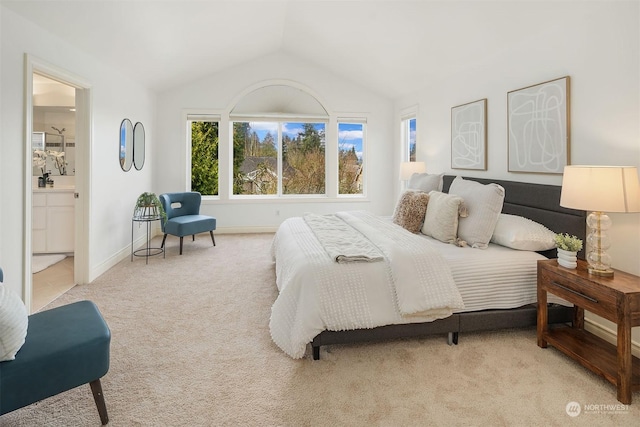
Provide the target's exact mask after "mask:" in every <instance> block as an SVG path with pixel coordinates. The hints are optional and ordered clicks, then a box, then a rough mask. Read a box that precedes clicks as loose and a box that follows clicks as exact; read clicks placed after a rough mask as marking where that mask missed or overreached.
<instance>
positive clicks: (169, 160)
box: [154, 53, 397, 232]
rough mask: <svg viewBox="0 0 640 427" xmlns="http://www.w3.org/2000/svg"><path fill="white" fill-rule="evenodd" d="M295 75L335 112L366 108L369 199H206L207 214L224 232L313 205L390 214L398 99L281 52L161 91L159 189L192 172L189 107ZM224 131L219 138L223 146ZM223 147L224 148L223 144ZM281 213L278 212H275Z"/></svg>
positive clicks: (181, 184) (209, 106)
mask: <svg viewBox="0 0 640 427" xmlns="http://www.w3.org/2000/svg"><path fill="white" fill-rule="evenodd" d="M271 80H287V81H294V82H296V83H297V84H300V85H302V86H304V87H306V88H309V89H310V90H311V91H312V93H314V94H316V95H317V96H318V98H319V100H320V101H321V102H323V103H324V107H325V108H327V109H328V110H330V111H331V112H342V113H347V112H351V113H365V114H366V115H367V116H368V123H367V139H366V147H367V148H366V150H367V153H366V158H365V161H366V173H367V180H368V181H367V184H368V186H369V187H368V188H369V189H370V190H371V189H373V191H369V193H368V196H369V197H368V198H367V199H366V200H364V201H351V202H347V201H340V202H337V201H335V200H334V201H321V202H316V201H314V202H301V201H300V200H297V201H292V200H277V201H273V200H269V201H267V200H253V201H242V202H240V201H237V200H235V201H229V200H205V201H203V206H202V212H203V213H205V214H210V215H213V216H215V217H216V218H217V220H218V230H219V231H223V232H224V231H272V230H275V228H276V227H277V225H278V224H280V222H282V220H284V219H285V218H287V217H291V216H296V215H301V214H303V213H304V212H307V211H315V212H318V213H329V212H335V211H336V210H352V209H367V210H370V211H373V212H376V213H379V214H387V215H389V214H391V209H392V208H393V203H392V202H390V200H391V198H392V194H393V188H394V184H395V181H397V180H395V181H394V179H393V177H392V170H393V162H392V159H393V150H394V144H393V140H394V137H395V135H394V134H393V121H392V118H393V104H392V102H391V101H390V100H388V99H384V98H380V97H379V96H378V95H375V94H372V93H371V92H370V91H367V90H365V89H363V88H361V87H359V86H358V85H357V84H356V83H353V82H348V81H344V80H342V79H341V78H339V77H337V76H335V75H333V74H331V73H329V72H327V71H326V70H323V69H322V68H321V67H318V66H317V65H315V64H309V63H306V62H303V61H301V60H299V59H296V58H293V57H290V56H288V55H286V54H283V53H278V54H271V55H266V56H264V57H261V58H257V59H255V60H253V61H250V62H248V63H246V64H243V65H241V66H238V67H234V68H231V69H228V70H225V71H223V72H220V73H217V74H214V75H212V76H209V77H208V78H205V79H203V80H200V81H197V82H194V83H192V84H189V85H187V86H184V87H180V88H176V89H174V90H171V91H167V92H165V93H162V94H159V95H158V120H157V123H158V128H157V138H158V141H159V144H160V145H161V146H162V149H161V150H157V151H156V153H155V157H154V160H155V166H156V168H155V170H156V172H157V173H156V176H155V180H154V181H155V187H154V188H155V190H156V192H158V193H163V192H170V191H184V190H185V188H187V185H188V181H187V179H190V178H188V177H189V171H187V170H186V160H185V159H186V153H187V146H186V127H185V122H184V119H183V112H184V111H185V110H186V109H190V110H191V109H203V110H219V111H229V110H230V109H231V108H232V107H233V105H234V104H235V102H237V101H238V99H237V97H238V96H239V95H240V94H241V93H242V92H243V91H245V90H246V89H248V88H250V87H252V86H254V85H256V84H259V83H260V82H264V81H271ZM222 133H223V131H222V130H221V144H222ZM221 151H222V149H221ZM276 211H279V215H278V214H276Z"/></svg>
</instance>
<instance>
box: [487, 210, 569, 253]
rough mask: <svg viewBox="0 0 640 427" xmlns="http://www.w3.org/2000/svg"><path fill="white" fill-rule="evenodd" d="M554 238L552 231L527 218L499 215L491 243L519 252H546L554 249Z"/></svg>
mask: <svg viewBox="0 0 640 427" xmlns="http://www.w3.org/2000/svg"><path fill="white" fill-rule="evenodd" d="M554 236H555V233H554V232H553V231H551V230H549V229H548V228H547V227H545V226H544V225H542V224H538V223H537V222H535V221H532V220H530V219H529V218H524V217H521V216H517V215H509V214H500V216H499V217H498V222H497V223H496V228H495V230H493V236H491V242H493V243H497V244H498V245H502V246H506V247H507V248H511V249H518V250H521V251H546V250H549V249H553V248H555V247H556V244H555V242H554V240H553V237H554Z"/></svg>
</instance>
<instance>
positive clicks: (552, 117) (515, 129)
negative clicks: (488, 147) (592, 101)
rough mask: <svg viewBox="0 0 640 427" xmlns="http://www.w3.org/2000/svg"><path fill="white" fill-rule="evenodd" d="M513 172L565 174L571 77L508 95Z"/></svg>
mask: <svg viewBox="0 0 640 427" xmlns="http://www.w3.org/2000/svg"><path fill="white" fill-rule="evenodd" d="M507 133H508V151H509V154H508V157H509V172H532V173H549V174H561V173H562V172H563V170H564V167H565V166H566V165H568V164H569V147H570V131H569V76H566V77H561V78H559V79H555V80H550V81H547V82H544V83H539V84H536V85H533V86H528V87H525V88H522V89H517V90H513V91H511V92H508V93H507Z"/></svg>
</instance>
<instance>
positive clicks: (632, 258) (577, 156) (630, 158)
mask: <svg viewBox="0 0 640 427" xmlns="http://www.w3.org/2000/svg"><path fill="white" fill-rule="evenodd" d="M638 28H639V13H638V3H637V2H609V3H606V5H603V3H601V2H598V3H589V2H582V3H580V9H576V10H575V11H574V13H572V14H571V15H570V16H567V19H566V20H565V22H564V24H563V25H562V26H561V27H558V28H556V29H555V31H553V32H547V33H544V34H539V35H532V37H531V38H530V39H529V40H528V41H527V42H525V43H523V44H521V45H518V46H515V47H514V48H513V49H511V50H509V51H507V52H504V53H503V54H502V55H500V56H497V57H494V58H487V60H486V62H485V63H483V64H480V65H478V66H475V67H473V68H470V69H469V70H467V71H465V72H464V73H460V74H457V75H452V76H451V77H450V78H449V79H447V80H445V81H441V82H437V83H436V84H434V85H433V86H431V87H428V88H425V89H423V90H420V91H417V92H416V93H414V94H410V95H407V96H404V97H402V98H401V99H399V100H398V101H397V103H396V111H397V112H399V111H400V110H402V109H403V108H406V107H408V106H411V105H415V104H418V106H419V113H418V120H417V134H418V140H417V157H418V159H419V160H424V161H425V162H426V163H427V168H428V170H429V171H430V172H447V173H457V174H461V175H467V176H478V177H491V178H496V179H507V180H516V181H526V182H538V183H543V184H553V185H560V184H561V183H562V176H561V175H543V174H526V173H510V172H507V121H506V120H507V119H506V118H507V112H506V104H507V101H506V99H507V92H508V91H511V90H514V89H518V88H521V87H525V86H529V85H532V84H536V83H540V82H544V81H547V80H551V79H555V78H558V77H562V76H566V75H568V76H570V77H571V97H570V98H571V99H570V103H571V164H602V165H631V166H637V167H639V168H640V132H639V130H640V129H639V128H640V105H639V94H640V85H639V83H640V79H639V76H640V67H639V52H640V46H639V39H640V37H639V30H638ZM481 98H487V99H488V106H487V115H488V124H487V127H488V169H487V171H486V172H483V171H468V170H453V169H451V160H450V156H451V151H450V147H451V128H450V126H451V107H452V106H456V105H460V104H464V103H467V102H470V101H475V100H477V99H481ZM611 217H612V219H613V222H614V225H613V230H612V232H611V237H612V238H613V240H614V243H613V248H612V250H611V254H612V256H613V259H614V267H617V268H621V269H623V270H625V271H629V272H632V273H634V274H640V263H639V262H638V253H640V215H639V214H617V215H616V214H612V215H611Z"/></svg>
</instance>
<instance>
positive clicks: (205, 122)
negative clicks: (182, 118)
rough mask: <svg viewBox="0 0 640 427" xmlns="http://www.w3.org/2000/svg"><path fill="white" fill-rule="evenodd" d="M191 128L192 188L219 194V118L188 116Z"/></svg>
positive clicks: (212, 194)
mask: <svg viewBox="0 0 640 427" xmlns="http://www.w3.org/2000/svg"><path fill="white" fill-rule="evenodd" d="M187 121H188V123H189V126H190V128H191V190H192V191H198V192H200V193H201V194H202V195H203V196H217V195H218V128H219V122H218V120H215V119H212V118H207V117H204V118H201V117H193V116H192V117H187Z"/></svg>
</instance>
